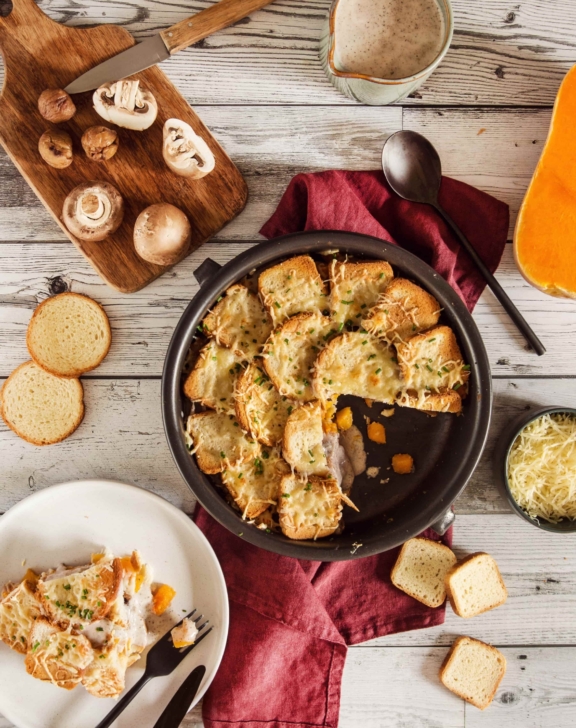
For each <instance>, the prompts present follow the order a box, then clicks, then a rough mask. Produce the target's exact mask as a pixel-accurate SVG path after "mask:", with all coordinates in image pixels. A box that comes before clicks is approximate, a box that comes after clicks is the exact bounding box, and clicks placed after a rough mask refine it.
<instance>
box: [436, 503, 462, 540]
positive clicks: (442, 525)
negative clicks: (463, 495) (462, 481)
mask: <svg viewBox="0 0 576 728" xmlns="http://www.w3.org/2000/svg"><path fill="white" fill-rule="evenodd" d="M455 518H456V516H455V515H454V511H453V510H452V506H450V508H449V509H448V510H447V511H446V513H443V514H442V515H441V516H440V518H438V519H437V520H435V521H434V523H431V524H430V528H431V529H432V530H433V531H434V533H437V534H438V535H439V536H443V535H444V534H445V533H446V531H447V530H448V529H449V528H450V526H451V525H452V524H453V523H454V520H455Z"/></svg>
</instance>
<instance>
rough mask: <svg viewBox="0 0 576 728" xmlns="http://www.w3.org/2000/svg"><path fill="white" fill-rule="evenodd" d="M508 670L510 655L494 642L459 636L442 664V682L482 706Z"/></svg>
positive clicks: (456, 692)
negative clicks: (501, 650)
mask: <svg viewBox="0 0 576 728" xmlns="http://www.w3.org/2000/svg"><path fill="white" fill-rule="evenodd" d="M505 672H506V658H505V657H504V655H503V654H502V653H501V652H500V651H499V650H497V649H496V648H495V647H492V645H487V644H486V643H485V642H480V640H475V639H473V638H472V637H458V639H457V640H456V641H455V642H454V644H453V645H452V647H451V648H450V652H449V653H448V655H447V656H446V659H445V660H444V662H443V663H442V667H441V668H440V680H441V682H442V684H443V685H444V686H445V687H447V688H448V690H451V691H452V692H453V693H455V694H456V695H458V696H459V697H460V698H463V699H464V700H466V702H468V703H471V704H472V705H475V706H476V707H477V708H480V710H484V709H485V708H487V707H488V706H489V705H490V703H491V702H492V700H493V699H494V696H495V695H496V691H497V690H498V686H499V685H500V683H501V682H502V678H503V677H504V674H505Z"/></svg>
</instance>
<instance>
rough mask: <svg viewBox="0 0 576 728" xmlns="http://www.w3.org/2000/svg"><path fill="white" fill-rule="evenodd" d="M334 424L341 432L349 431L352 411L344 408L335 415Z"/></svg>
mask: <svg viewBox="0 0 576 728" xmlns="http://www.w3.org/2000/svg"><path fill="white" fill-rule="evenodd" d="M336 424H337V425H338V427H339V428H340V429H341V430H349V429H350V428H351V427H352V410H351V409H350V407H344V409H341V410H340V411H339V412H338V413H337V414H336Z"/></svg>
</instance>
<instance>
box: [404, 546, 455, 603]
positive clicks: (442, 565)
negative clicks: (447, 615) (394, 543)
mask: <svg viewBox="0 0 576 728" xmlns="http://www.w3.org/2000/svg"><path fill="white" fill-rule="evenodd" d="M456 561H457V559H456V556H455V554H454V552H453V551H452V549H449V548H448V546H444V544H441V543H438V542H437V541H431V540H430V539H427V538H411V539H410V540H409V541H406V543H405V544H404V545H403V546H402V548H401V550H400V553H399V554H398V558H397V560H396V563H395V564H394V568H393V569H392V573H391V575H390V578H391V579H392V583H393V584H394V586H395V587H397V588H398V589H400V590H401V591H403V592H405V593H406V594H409V595H410V596H411V597H413V598H414V599H417V600H418V601H419V602H422V604H426V606H428V607H439V606H440V605H442V604H444V602H445V601H446V588H445V587H444V578H445V576H446V574H447V573H448V571H449V570H450V569H451V568H452V567H453V566H454V564H455V563H456Z"/></svg>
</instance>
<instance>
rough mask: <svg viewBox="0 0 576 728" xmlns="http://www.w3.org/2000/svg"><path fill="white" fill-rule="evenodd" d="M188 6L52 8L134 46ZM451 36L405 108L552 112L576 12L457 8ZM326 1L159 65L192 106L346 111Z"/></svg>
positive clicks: (499, 1)
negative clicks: (327, 41)
mask: <svg viewBox="0 0 576 728" xmlns="http://www.w3.org/2000/svg"><path fill="white" fill-rule="evenodd" d="M209 1H210V0H196V2H194V3H193V4H192V5H190V4H186V5H182V4H181V3H178V2H175V0H171V1H170V2H165V3H160V2H152V1H151V0H147V2H144V3H142V2H135V0H128V1H127V2H123V3H120V4H117V5H116V6H115V7H111V5H110V3H107V2H105V0H74V1H73V0H51V1H50V3H49V4H48V5H47V7H44V6H45V5H46V3H44V4H43V8H44V9H45V10H46V11H47V12H48V13H49V15H50V16H51V17H52V18H54V19H55V20H58V21H60V22H65V23H68V24H71V25H85V24H93V23H101V22H114V23H120V24H122V25H123V26H124V27H125V28H127V29H128V30H129V31H130V32H132V33H133V34H134V35H135V36H136V38H137V39H138V40H143V39H144V38H147V37H149V36H150V35H152V34H153V33H155V32H158V30H159V29H162V28H164V27H167V26H169V25H171V24H173V23H175V22H178V21H180V20H182V19H183V18H185V17H187V15H188V14H189V13H190V12H192V11H197V10H200V9H202V8H203V7H206V6H207V5H208V4H209ZM452 5H453V7H454V16H455V34H454V39H453V42H452V46H451V48H450V51H449V52H448V55H447V56H446V58H445V60H444V62H443V63H442V64H441V66H440V67H439V68H438V70H437V71H436V72H435V73H434V74H432V76H431V77H430V79H429V80H428V82H427V83H426V84H425V85H424V86H423V87H422V88H421V89H420V90H419V91H418V93H417V95H416V97H415V98H413V99H407V100H406V101H405V102H404V103H408V104H468V105H474V104H485V105H495V104H500V105H509V104H510V103H516V104H524V105H530V106H531V105H542V104H544V105H551V104H552V102H553V100H554V97H555V94H556V91H557V89H558V86H559V84H560V82H561V79H562V77H563V75H564V74H565V73H566V72H567V71H568V69H569V68H570V66H571V65H572V64H573V63H574V62H576V44H575V43H574V33H575V30H576V5H574V3H571V2H552V3H550V2H549V3H546V8H545V12H543V9H542V7H543V6H542V3H541V1H540V0H525V2H522V3H521V4H511V3H509V2H507V0H483V2H482V3H471V2H469V1H468V0H453V2H452ZM329 6H330V0H312V1H309V0H275V2H274V3H273V4H272V5H271V6H270V7H269V8H266V9H264V10H261V11H259V12H257V13H254V14H253V15H252V16H251V17H250V18H248V19H245V20H244V21H241V22H240V23H238V24H236V26H234V27H233V28H228V29H226V30H223V31H221V32H220V33H217V34H215V35H213V36H210V37H209V38H206V39H205V40H204V41H201V42H200V43H199V44H198V47H194V48H189V49H187V50H185V51H182V52H181V53H180V54H178V55H176V56H175V57H174V58H172V59H170V60H169V61H167V62H165V63H164V64H163V69H165V71H166V73H167V75H168V76H169V77H170V78H171V80H172V81H173V82H174V83H176V84H177V85H178V86H179V88H180V90H181V91H182V93H183V94H184V95H185V96H186V98H187V99H188V100H189V101H190V103H191V104H192V105H193V106H198V105H199V104H212V103H225V104H243V103H246V104H271V103H275V104H282V103H284V104H326V103H328V104H352V103H353V102H351V101H350V100H348V99H346V98H345V97H344V96H342V95H341V94H339V93H338V92H337V91H336V90H335V89H334V88H333V87H332V86H331V84H330V83H329V82H328V80H327V79H326V76H325V75H324V72H323V70H322V68H321V66H320V62H319V60H318V40H319V37H320V32H321V28H322V25H323V23H324V20H325V17H326V14H327V12H328V8H329Z"/></svg>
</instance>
